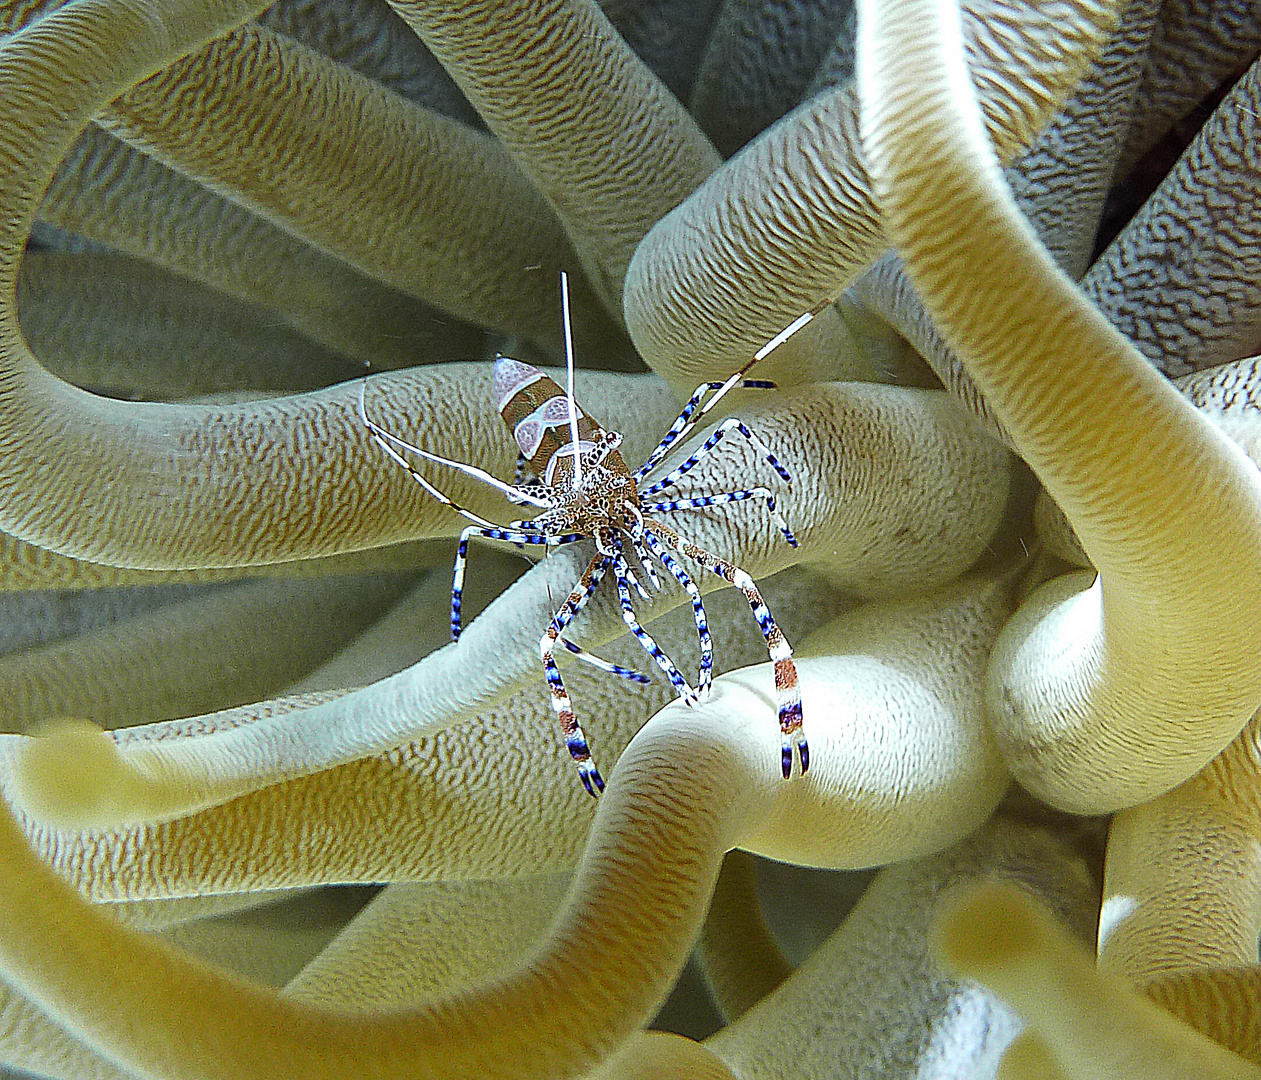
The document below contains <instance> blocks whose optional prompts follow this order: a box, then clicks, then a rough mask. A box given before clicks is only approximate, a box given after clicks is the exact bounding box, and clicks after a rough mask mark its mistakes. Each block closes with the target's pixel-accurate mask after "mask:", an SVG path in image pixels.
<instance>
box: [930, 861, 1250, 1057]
mask: <svg viewBox="0 0 1261 1080" xmlns="http://www.w3.org/2000/svg"><path fill="white" fill-rule="evenodd" d="M935 931H936V942H935V951H936V952H937V954H938V956H939V957H940V958H941V959H942V960H943V962H944V963H945V964H946V966H947V967H948V968H950V969H951V970H953V971H955V972H957V973H959V974H960V975H965V976H967V977H969V978H972V979H976V980H977V981H978V982H980V983H981V984H982V985H983V986H986V987H988V988H989V989H991V990H992V991H994V992H995V993H997V994H998V995H1000V996H1001V997H1002V998H1003V999H1004V1000H1005V1001H1007V1002H1008V1003H1009V1004H1010V1005H1012V1006H1013V1007H1014V1008H1015V1009H1017V1010H1018V1011H1019V1012H1020V1013H1021V1015H1022V1016H1024V1018H1025V1019H1026V1020H1027V1021H1028V1022H1029V1023H1030V1025H1031V1026H1032V1028H1033V1032H1032V1033H1031V1034H1032V1037H1031V1038H1030V1037H1026V1038H1025V1039H1022V1040H1021V1046H1020V1049H1019V1051H1018V1055H1013V1057H1015V1058H1016V1060H1013V1061H1010V1062H1005V1063H1004V1066H1005V1067H1004V1069H1003V1072H1002V1076H1003V1078H1004V1080H1035V1078H1036V1080H1046V1078H1047V1077H1048V1076H1049V1077H1050V1078H1051V1080H1186V1078H1187V1077H1191V1076H1194V1077H1203V1078H1204V1080H1256V1078H1257V1077H1261V1068H1259V1067H1258V1066H1256V1065H1253V1064H1252V1063H1251V1062H1248V1061H1246V1060H1244V1059H1243V1058H1242V1057H1239V1056H1238V1055H1237V1054H1233V1053H1231V1052H1230V1051H1228V1050H1226V1049H1224V1048H1222V1047H1221V1046H1218V1045H1217V1044H1216V1043H1214V1042H1212V1041H1211V1040H1210V1039H1208V1038H1206V1037H1205V1036H1204V1035H1201V1034H1200V1033H1199V1032H1197V1031H1195V1030H1193V1029H1192V1028H1191V1027H1189V1026H1188V1025H1186V1024H1184V1023H1183V1022H1182V1021H1180V1020H1177V1019H1175V1018H1174V1017H1172V1016H1170V1015H1169V1014H1168V1013H1167V1012H1165V1011H1164V1010H1163V1009H1162V1008H1160V1006H1158V1005H1156V1004H1154V1003H1153V1002H1151V1001H1149V1000H1147V999H1146V998H1145V997H1143V996H1142V995H1141V994H1139V993H1138V992H1136V991H1134V990H1131V989H1130V988H1129V987H1127V986H1126V985H1125V984H1124V982H1123V981H1122V980H1120V979H1118V978H1117V977H1116V976H1108V975H1106V974H1104V973H1102V972H1099V971H1096V969H1095V965H1094V958H1093V956H1092V955H1091V953H1090V951H1089V950H1088V949H1087V948H1086V946H1085V945H1084V944H1083V943H1082V942H1081V941H1080V940H1079V939H1078V938H1076V937H1074V936H1073V935H1072V934H1071V933H1070V932H1069V931H1068V930H1066V929H1065V928H1064V927H1063V926H1061V925H1060V924H1059V923H1058V922H1057V921H1056V920H1055V919H1054V918H1052V917H1051V915H1050V914H1049V913H1048V912H1047V911H1046V909H1045V908H1044V907H1043V906H1042V905H1040V904H1038V903H1036V902H1035V901H1034V900H1033V898H1032V897H1030V896H1029V895H1028V894H1027V893H1026V892H1023V891H1022V890H1020V889H1017V888H1015V887H1013V886H1011V885H999V884H987V885H981V886H979V887H975V888H973V889H970V890H967V891H965V892H964V893H963V894H962V895H960V896H957V897H955V898H953V902H951V903H949V904H946V905H943V910H942V912H941V914H940V916H939V919H938V922H937V926H936V928H935ZM1048 1063H1051V1069H1050V1070H1048V1069H1047V1068H1046V1065H1047V1064H1048Z"/></svg>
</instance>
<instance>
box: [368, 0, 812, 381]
mask: <svg viewBox="0 0 1261 1080" xmlns="http://www.w3.org/2000/svg"><path fill="white" fill-rule="evenodd" d="M393 6H394V8H395V10H397V11H398V12H399V14H400V15H402V16H403V18H405V19H406V20H407V21H408V22H409V23H410V24H411V25H412V27H413V28H414V29H415V30H416V32H417V33H418V34H420V36H421V38H422V39H424V41H425V43H426V44H427V45H428V46H429V47H430V48H431V49H432V50H433V51H434V54H435V55H436V56H437V57H438V58H439V59H440V60H442V62H443V63H444V64H445V65H446V66H447V67H448V68H449V69H450V70H451V72H452V74H454V76H455V79H456V81H457V82H458V83H459V84H460V88H461V89H462V90H463V91H464V93H465V94H466V95H467V96H468V98H469V100H470V101H472V102H473V103H474V105H476V106H477V109H478V112H479V113H480V114H481V115H482V117H483V119H485V121H486V123H487V125H488V126H489V127H490V129H491V130H492V131H493V132H495V134H496V135H498V136H499V138H500V139H502V140H503V142H504V143H505V144H506V145H507V146H508V147H509V148H510V149H511V150H512V152H513V154H514V157H515V158H516V160H517V161H518V162H519V164H520V165H521V168H522V169H523V170H524V171H525V173H526V174H527V175H528V176H529V177H530V179H531V180H533V181H534V183H535V185H536V186H537V187H538V188H539V190H540V191H542V192H543V193H544V194H545V195H546V196H547V197H548V199H549V200H551V202H552V205H553V206H555V207H556V209H557V212H558V213H559V215H560V217H561V221H562V222H563V223H564V225H565V229H566V231H567V232H568V234H569V237H570V239H571V240H572V241H573V244H574V247H575V248H576V250H577V252H578V255H579V258H580V259H581V260H582V264H583V267H584V268H585V269H586V271H587V275H588V277H589V278H590V280H591V282H592V284H593V285H594V287H595V290H596V292H597V294H598V295H599V296H600V297H601V298H602V299H603V300H604V303H605V305H606V307H607V308H608V310H609V312H610V313H612V314H613V315H614V316H615V317H616V318H618V319H619V320H620V319H621V316H622V281H623V279H624V277H625V276H626V268H627V266H628V265H629V264H630V260H631V255H632V254H633V253H634V251H635V247H636V245H637V244H638V243H639V242H640V240H641V239H642V238H643V236H644V234H645V233H647V232H648V230H649V229H650V228H651V227H652V226H653V225H654V224H655V223H656V222H657V221H658V219H660V218H661V217H662V216H663V215H664V214H666V212H667V211H669V210H671V209H673V208H674V207H675V206H676V205H677V204H678V203H680V202H681V201H682V200H683V199H684V198H686V197H687V196H688V195H690V194H691V193H692V191H693V190H694V189H695V188H696V187H697V185H698V184H700V183H701V181H702V180H704V179H705V177H707V176H708V175H709V174H710V173H711V172H713V171H714V169H715V168H717V166H718V163H719V157H718V152H717V151H716V150H715V149H714V148H713V146H712V145H711V144H710V142H709V140H708V139H707V138H706V137H705V135H704V134H703V133H702V132H701V130H700V128H699V127H698V126H697V125H696V122H695V121H694V120H693V119H692V118H691V116H690V115H689V114H688V112H687V110H686V109H684V108H683V106H682V105H681V104H680V103H679V101H678V100H677V99H676V98H675V97H674V96H673V95H672V94H671V93H670V91H669V90H667V89H666V87H665V85H664V84H663V83H662V82H661V81H660V80H659V79H658V78H657V77H656V76H655V75H654V74H653V73H652V72H651V71H650V70H649V69H648V67H647V66H646V65H645V64H644V63H643V61H641V60H640V59H639V58H638V57H636V56H635V54H634V53H632V52H631V50H630V48H629V46H628V45H627V44H626V43H625V42H624V41H623V40H622V39H621V37H619V36H618V34H617V31H616V30H614V29H613V27H612V25H611V24H610V23H609V21H608V19H606V18H605V17H604V15H603V14H602V13H601V11H600V9H599V8H598V7H597V6H596V4H595V2H594V0H530V2H528V3H524V4H518V5H514V6H513V7H512V8H511V9H507V8H505V7H504V6H503V5H502V4H498V3H495V2H487V0H478V2H477V3H463V4H460V5H458V6H455V7H453V6H451V5H450V4H447V3H444V2H442V0H394V3H393ZM542 57H545V58H546V60H541V59H540V58H542ZM613 163H615V164H613ZM553 278H554V275H553ZM787 321H788V320H786V322H787ZM776 329H779V328H778V327H777V328H776ZM768 340H769V335H768ZM758 344H759V345H760V344H761V342H759V343H758ZM752 355H753V350H752V349H751V350H749V353H748V356H752ZM747 358H748V357H745V358H744V359H745V360H747ZM743 362H744V360H742V361H741V363H743ZM736 366H737V367H738V366H740V365H736ZM723 374H727V372H724V373H723ZM696 382H697V380H695V379H693V380H692V385H693V386H694V385H695V384H696ZM688 389H689V390H690V389H691V387H689V388H688Z"/></svg>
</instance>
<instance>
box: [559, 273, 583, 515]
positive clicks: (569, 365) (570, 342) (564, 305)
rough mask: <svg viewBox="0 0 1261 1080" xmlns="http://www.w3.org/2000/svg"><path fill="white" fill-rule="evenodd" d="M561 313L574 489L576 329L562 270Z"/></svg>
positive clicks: (577, 476)
mask: <svg viewBox="0 0 1261 1080" xmlns="http://www.w3.org/2000/svg"><path fill="white" fill-rule="evenodd" d="M560 313H561V319H562V321H563V322H564V326H565V370H566V371H567V372H568V373H569V386H568V388H567V389H566V392H565V397H566V399H567V401H568V403H569V440H570V442H571V443H572V444H573V447H574V482H573V486H574V489H575V490H576V489H578V488H580V487H582V454H580V453H579V447H578V406H577V405H575V404H574V329H573V327H572V326H571V325H570V322H569V275H568V274H566V273H565V271H564V270H562V271H561V272H560Z"/></svg>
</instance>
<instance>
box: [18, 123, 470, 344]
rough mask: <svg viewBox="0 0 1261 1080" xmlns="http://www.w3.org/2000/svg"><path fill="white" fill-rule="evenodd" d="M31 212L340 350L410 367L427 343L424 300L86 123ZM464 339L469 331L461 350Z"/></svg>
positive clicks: (429, 313) (429, 315)
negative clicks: (269, 314)
mask: <svg viewBox="0 0 1261 1080" xmlns="http://www.w3.org/2000/svg"><path fill="white" fill-rule="evenodd" d="M39 218H40V221H42V222H47V223H51V224H53V225H57V226H59V227H61V228H64V229H68V230H69V231H71V232H73V233H76V234H77V235H80V236H83V237H86V238H87V239H91V240H97V241H99V242H101V243H104V244H108V245H109V246H110V247H111V248H113V249H117V250H119V251H123V252H126V253H127V254H130V255H133V256H135V257H136V258H140V259H144V260H146V261H147V262H151V263H156V264H157V265H159V266H162V267H164V268H165V269H167V270H170V271H172V272H173V273H176V274H179V275H181V276H182V277H191V278H193V279H194V280H195V281H199V282H201V283H202V284H203V285H207V286H210V287H211V288H213V289H216V290H218V291H220V292H224V293H227V294H228V295H229V296H234V297H236V298H237V299H238V300H242V301H245V302H246V303H251V304H258V305H259V306H261V307H263V308H265V309H267V310H268V311H271V312H275V313H277V314H279V315H280V316H282V318H283V319H284V321H286V322H287V323H288V324H289V325H290V326H293V327H294V328H296V329H298V330H300V331H301V332H302V333H303V334H305V335H307V336H308V337H310V338H311V339H312V340H313V341H318V342H322V343H323V344H325V345H326V346H329V347H331V348H335V349H338V350H340V351H341V352H342V353H344V354H346V355H347V356H353V357H356V358H359V359H361V360H367V361H370V362H372V363H374V364H386V365H388V366H390V367H397V366H399V364H400V363H401V362H404V361H405V362H407V363H414V362H415V361H416V358H417V357H418V356H422V355H424V354H423V348H424V345H425V344H426V340H427V338H428V339H429V340H432V328H433V318H434V316H435V315H436V314H437V312H436V311H435V310H434V309H433V308H431V307H429V306H428V305H427V304H423V303H421V302H420V301H418V300H415V299H413V298H412V297H409V296H406V295H404V294H403V293H400V292H398V291H397V290H395V289H390V288H387V287H386V286H384V285H382V284H381V283H380V282H377V281H374V280H372V279H371V278H369V277H368V276H367V275H365V274H361V273H359V272H358V271H356V270H355V269H354V268H353V267H351V266H348V265H347V264H346V263H344V262H342V261H341V260H339V259H335V258H333V257H332V256H330V255H327V254H325V253H324V252H322V251H317V250H315V249H314V248H312V247H311V246H310V245H309V244H306V243H304V242H303V241H302V240H300V239H299V238H298V237H296V236H293V235H291V234H290V233H287V232H285V231H284V230H283V229H281V228H279V227H277V226H276V225H273V224H272V223H271V222H269V221H265V220H264V219H263V218H261V217H259V216H258V215H257V214H253V213H251V212H250V211H249V210H247V209H245V207H243V206H240V205H238V204H237V203H234V202H232V201H230V200H229V199H226V198H224V197H222V196H221V195H216V194H215V193H214V192H212V191H208V190H206V189H205V188H202V187H200V186H199V185H198V184H196V183H194V182H193V181H191V180H189V179H187V178H186V177H184V176H181V175H180V174H179V173H177V172H174V171H173V170H171V169H168V168H167V167H166V166H164V165H162V164H160V163H159V162H157V161H154V160H153V159H152V158H150V157H147V156H145V155H144V154H142V153H140V152H139V151H138V150H135V149H133V148H132V147H130V146H128V145H127V144H126V143H124V142H121V141H120V140H118V139H116V138H114V137H113V136H112V135H109V134H108V133H106V132H104V131H102V130H101V129H100V128H97V127H96V126H95V125H93V126H91V127H89V128H88V129H87V130H85V131H84V132H83V133H82V134H80V135H79V137H78V138H77V139H76V140H75V141H74V144H73V145H72V146H71V147H70V148H69V151H68V153H67V154H66V155H65V157H63V158H62V159H61V161H60V164H58V166H57V170H56V172H55V173H54V174H53V178H52V181H51V183H50V184H49V185H48V188H47V190H45V192H44V195H43V198H42V200H41V202H40V207H39ZM468 329H471V328H468ZM426 331H428V334H426ZM456 340H457V342H458V341H459V339H458V338H457V339H456ZM472 340H473V339H472V337H471V336H468V335H467V334H466V348H467V347H468V345H471V344H472Z"/></svg>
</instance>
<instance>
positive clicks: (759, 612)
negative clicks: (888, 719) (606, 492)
mask: <svg viewBox="0 0 1261 1080" xmlns="http://www.w3.org/2000/svg"><path fill="white" fill-rule="evenodd" d="M645 525H646V527H647V528H648V529H649V530H651V531H652V532H653V533H655V534H656V535H657V537H658V538H659V539H660V540H661V541H662V542H663V543H664V544H665V545H666V546H667V547H670V548H672V549H673V550H675V551H677V552H678V553H679V554H680V555H684V556H686V557H687V558H689V559H691V560H692V561H693V562H697V563H700V565H701V566H703V567H705V568H706V569H707V570H712V571H713V572H714V573H715V574H717V575H718V576H719V577H720V578H722V579H723V581H725V582H727V584H729V585H734V586H735V587H736V588H737V589H739V590H740V591H741V592H742V593H744V596H745V599H746V600H748V601H749V607H751V608H752V609H753V615H754V617H755V618H756V619H757V623H758V626H759V627H760V628H761V630H762V637H763V638H765V640H766V648H767V651H768V652H769V653H770V656H771V661H772V662H773V663H774V665H775V696H776V698H777V701H778V711H779V734H780V751H781V753H780V757H781V761H780V764H781V767H782V769H783V773H784V779H785V780H787V779H788V778H789V777H790V776H791V775H792V765H793V747H794V746H796V748H797V753H798V756H799V757H800V759H801V771H802V773H805V771H806V770H807V769H808V768H809V767H810V747H809V745H808V744H807V743H806V735H805V732H804V731H803V730H802V727H801V686H800V684H799V683H798V681H797V665H796V664H794V663H793V651H792V646H790V645H789V644H788V641H787V639H786V638H785V637H784V634H783V631H781V630H780V628H779V627H778V626H777V625H776V624H775V620H774V618H773V617H772V616H771V613H770V611H769V610H768V609H767V607H766V602H765V601H764V600H763V599H762V594H761V593H760V592H758V589H757V586H756V585H755V584H754V583H753V579H752V578H751V577H749V575H748V573H747V571H745V570H742V569H741V568H740V567H738V566H734V565H732V564H731V563H729V562H727V560H726V559H720V558H719V557H718V556H717V555H714V554H711V553H710V552H708V551H706V550H704V548H699V547H697V546H696V545H695V544H693V543H692V542H691V541H690V540H684V539H683V538H682V537H681V536H679V534H678V533H676V532H675V531H674V530H673V529H671V528H669V527H668V526H666V525H663V524H661V522H659V521H654V520H653V519H652V518H649V519H648V520H647V521H646V522H645Z"/></svg>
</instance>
